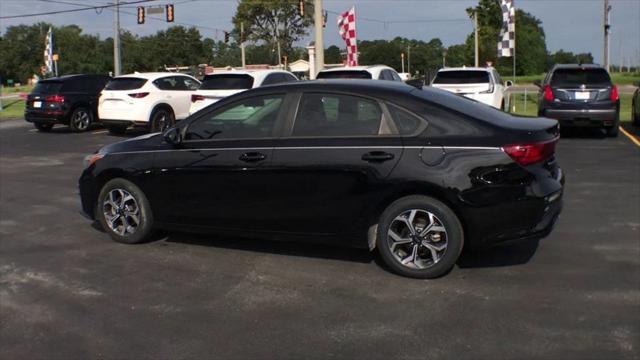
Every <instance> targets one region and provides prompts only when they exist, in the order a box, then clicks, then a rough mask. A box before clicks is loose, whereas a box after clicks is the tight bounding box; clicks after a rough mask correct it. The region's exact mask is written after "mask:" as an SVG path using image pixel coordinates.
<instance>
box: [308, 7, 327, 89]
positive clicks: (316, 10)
mask: <svg viewBox="0 0 640 360" xmlns="http://www.w3.org/2000/svg"><path fill="white" fill-rule="evenodd" d="M313 23H314V24H313V26H314V27H315V32H316V33H315V47H316V67H315V71H316V72H320V71H322V70H323V69H324V34H323V31H324V27H323V26H322V25H323V24H324V16H323V14H322V0H314V1H313ZM311 78H312V79H315V74H313V76H312V77H311Z"/></svg>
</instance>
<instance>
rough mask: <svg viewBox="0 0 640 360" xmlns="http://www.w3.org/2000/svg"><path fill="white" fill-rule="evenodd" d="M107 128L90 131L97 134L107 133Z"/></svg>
mask: <svg viewBox="0 0 640 360" xmlns="http://www.w3.org/2000/svg"><path fill="white" fill-rule="evenodd" d="M108 132H109V131H108V130H98V131H94V132H92V134H93V135H98V134H106V133H108Z"/></svg>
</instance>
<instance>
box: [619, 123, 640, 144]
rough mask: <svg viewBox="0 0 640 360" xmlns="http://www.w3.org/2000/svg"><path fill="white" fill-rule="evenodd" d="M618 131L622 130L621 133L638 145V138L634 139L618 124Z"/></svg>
mask: <svg viewBox="0 0 640 360" xmlns="http://www.w3.org/2000/svg"><path fill="white" fill-rule="evenodd" d="M620 131H622V133H623V134H624V135H625V136H626V137H628V138H629V139H630V140H631V141H633V143H634V144H636V145H637V146H640V140H638V139H636V137H635V136H633V135H631V134H630V133H629V132H628V131H627V130H625V129H623V128H622V126H620Z"/></svg>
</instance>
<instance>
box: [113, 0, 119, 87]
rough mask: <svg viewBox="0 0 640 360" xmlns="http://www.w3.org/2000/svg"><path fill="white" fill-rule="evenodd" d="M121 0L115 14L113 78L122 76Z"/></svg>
mask: <svg viewBox="0 0 640 360" xmlns="http://www.w3.org/2000/svg"><path fill="white" fill-rule="evenodd" d="M120 59H121V58H120V0H116V11H114V12H113V76H119V75H120Z"/></svg>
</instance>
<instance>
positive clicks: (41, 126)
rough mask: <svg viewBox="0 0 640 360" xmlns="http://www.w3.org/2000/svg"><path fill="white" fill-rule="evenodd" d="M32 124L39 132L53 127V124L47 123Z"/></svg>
mask: <svg viewBox="0 0 640 360" xmlns="http://www.w3.org/2000/svg"><path fill="white" fill-rule="evenodd" d="M33 126H35V127H36V129H38V131H40V132H50V131H51V129H53V124H48V123H33Z"/></svg>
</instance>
